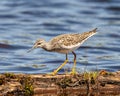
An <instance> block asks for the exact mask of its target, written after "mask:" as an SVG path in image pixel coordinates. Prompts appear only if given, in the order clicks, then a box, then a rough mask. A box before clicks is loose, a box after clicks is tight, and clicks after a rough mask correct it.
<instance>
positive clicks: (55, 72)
mask: <svg viewBox="0 0 120 96" xmlns="http://www.w3.org/2000/svg"><path fill="white" fill-rule="evenodd" d="M67 62H68V57H67V54H66V60H65V61H64V63H63V64H62V65H60V66H59V67H58V68H57V69H56V70H54V71H53V72H52V75H55V74H57V72H58V71H59V70H60V69H61V68H62V67H63V66H64V65H65V64H66V63H67Z"/></svg>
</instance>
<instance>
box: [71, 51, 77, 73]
mask: <svg viewBox="0 0 120 96" xmlns="http://www.w3.org/2000/svg"><path fill="white" fill-rule="evenodd" d="M72 53H73V55H74V65H73V67H72V71H71V74H72V75H75V74H76V73H77V72H76V54H75V53H74V52H73V51H72Z"/></svg>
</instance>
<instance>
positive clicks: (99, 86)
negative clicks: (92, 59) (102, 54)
mask: <svg viewBox="0 0 120 96" xmlns="http://www.w3.org/2000/svg"><path fill="white" fill-rule="evenodd" d="M104 73H105V74H101V72H99V74H98V76H97V77H96V78H95V77H92V76H91V77H89V78H87V76H86V77H85V76H84V75H83V74H84V73H83V74H78V75H75V76H72V75H62V74H61V75H60V74H59V75H55V76H50V75H44V74H31V75H30V74H29V75H28V74H13V73H5V74H1V75H0V96H40V95H42V94H44V96H51V94H52V96H78V95H79V96H106V95H111V96H116V95H120V91H119V90H120V71H118V72H112V73H110V72H107V71H105V72H104Z"/></svg>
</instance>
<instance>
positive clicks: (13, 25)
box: [0, 0, 120, 73]
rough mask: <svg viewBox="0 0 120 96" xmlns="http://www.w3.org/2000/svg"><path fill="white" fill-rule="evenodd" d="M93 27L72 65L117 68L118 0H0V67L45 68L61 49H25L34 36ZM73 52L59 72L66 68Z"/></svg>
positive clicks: (59, 60)
mask: <svg viewBox="0 0 120 96" xmlns="http://www.w3.org/2000/svg"><path fill="white" fill-rule="evenodd" d="M96 27H97V28H98V33H97V34H96V35H94V36H93V37H91V38H90V39H89V40H87V41H86V42H85V43H84V44H83V45H82V46H81V47H80V48H79V49H78V50H76V51H75V52H76V54H77V71H79V72H82V71H94V70H102V69H105V70H107V71H118V70H120V0H1V1H0V73H3V72H16V73H47V72H51V71H53V70H54V69H56V68H57V67H58V66H59V65H60V64H61V63H62V62H63V61H64V60H65V55H64V54H59V53H54V52H52V53H51V52H46V51H44V50H42V49H36V50H34V51H32V52H30V53H27V50H28V49H30V48H31V47H32V46H33V44H34V42H35V41H36V40H37V39H38V38H44V39H46V40H47V41H48V40H50V39H51V38H53V37H54V36H57V35H59V34H64V33H75V32H77V33H78V32H79V33H82V32H85V31H90V30H92V29H93V28H96ZM72 60H73V55H72V54H69V63H68V64H66V66H65V67H64V68H62V70H60V73H63V72H64V71H66V70H70V69H71V67H72V65H73V63H72Z"/></svg>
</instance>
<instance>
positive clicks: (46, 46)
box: [43, 42, 52, 51]
mask: <svg viewBox="0 0 120 96" xmlns="http://www.w3.org/2000/svg"><path fill="white" fill-rule="evenodd" d="M43 49H45V50H47V51H51V50H52V47H51V44H50V43H49V42H45V43H44V46H43Z"/></svg>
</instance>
